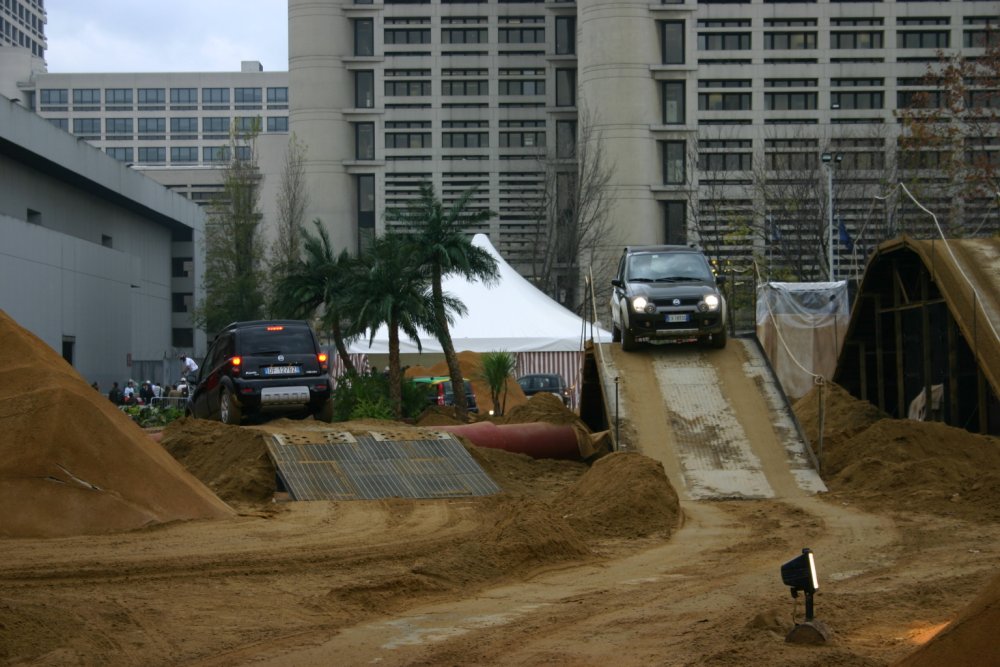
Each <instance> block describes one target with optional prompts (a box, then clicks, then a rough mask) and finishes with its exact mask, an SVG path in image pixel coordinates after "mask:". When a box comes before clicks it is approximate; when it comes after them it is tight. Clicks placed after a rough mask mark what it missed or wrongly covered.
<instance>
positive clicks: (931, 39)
mask: <svg viewBox="0 0 1000 667" xmlns="http://www.w3.org/2000/svg"><path fill="white" fill-rule="evenodd" d="M950 45H951V33H949V32H948V31H947V30H919V31H912V32H910V31H906V32H897V33H896V48H900V49H947V48H949V46H950ZM74 92H76V91H74Z"/></svg>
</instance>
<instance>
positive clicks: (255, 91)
mask: <svg viewBox="0 0 1000 667" xmlns="http://www.w3.org/2000/svg"><path fill="white" fill-rule="evenodd" d="M261 99H262V98H261V92H260V88H234V89H233V101H234V102H235V103H236V104H240V105H243V106H242V107H237V108H246V107H247V106H251V107H253V108H256V109H259V108H260V103H261Z"/></svg>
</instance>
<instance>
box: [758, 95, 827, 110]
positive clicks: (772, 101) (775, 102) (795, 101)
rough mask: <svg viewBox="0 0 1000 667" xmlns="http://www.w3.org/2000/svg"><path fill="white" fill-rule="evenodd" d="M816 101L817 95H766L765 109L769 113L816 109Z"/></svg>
mask: <svg viewBox="0 0 1000 667" xmlns="http://www.w3.org/2000/svg"><path fill="white" fill-rule="evenodd" d="M816 100H817V96H816V93H807V92H799V93H764V108H765V109H768V110H769V111H801V110H804V109H815V108H816V107H817V103H816Z"/></svg>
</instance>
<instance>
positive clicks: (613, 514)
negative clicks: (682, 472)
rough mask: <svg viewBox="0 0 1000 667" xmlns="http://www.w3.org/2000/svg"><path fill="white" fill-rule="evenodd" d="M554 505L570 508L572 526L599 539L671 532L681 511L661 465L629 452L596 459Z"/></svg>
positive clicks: (674, 492)
mask: <svg viewBox="0 0 1000 667" xmlns="http://www.w3.org/2000/svg"><path fill="white" fill-rule="evenodd" d="M555 506H556V507H557V508H561V509H563V510H565V511H566V512H567V513H568V515H567V521H568V522H569V524H570V525H571V526H573V527H574V528H576V529H577V530H578V531H580V532H581V533H584V534H586V535H592V536H594V537H599V538H609V537H618V538H635V537H646V536H648V535H652V534H654V533H656V534H661V535H669V534H670V533H671V532H673V529H674V528H675V527H676V526H677V520H678V518H679V516H680V505H679V502H678V500H677V492H676V491H674V488H673V487H672V486H671V485H670V482H669V481H668V480H667V476H666V473H664V471H663V466H662V465H661V464H659V463H658V462H656V461H654V460H653V459H651V458H648V457H646V456H643V455H642V454H637V453H632V452H616V453H614V454H609V455H608V456H605V457H603V458H601V459H598V460H597V461H596V462H595V463H594V465H593V467H591V469H590V470H588V471H587V473H586V474H585V475H584V476H583V477H582V478H580V481H578V482H577V483H576V484H574V485H573V486H572V487H570V488H569V489H567V490H566V491H564V492H563V493H562V494H560V496H559V498H558V499H557V500H556V501H555Z"/></svg>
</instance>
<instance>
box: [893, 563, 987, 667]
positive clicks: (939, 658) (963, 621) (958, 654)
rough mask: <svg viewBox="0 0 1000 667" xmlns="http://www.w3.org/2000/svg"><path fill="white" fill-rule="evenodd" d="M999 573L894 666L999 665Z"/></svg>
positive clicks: (974, 666) (956, 666) (970, 666)
mask: <svg viewBox="0 0 1000 667" xmlns="http://www.w3.org/2000/svg"><path fill="white" fill-rule="evenodd" d="M998 627H1000V575H997V576H996V577H994V578H993V580H992V581H990V582H989V583H988V584H987V585H986V588H984V589H983V591H982V592H981V593H980V594H979V595H978V596H977V597H976V599H974V600H973V601H972V603H971V604H970V605H969V606H968V607H966V608H965V609H963V610H962V612H961V613H959V615H958V618H956V619H955V620H954V621H952V623H951V624H950V625H949V626H948V627H947V628H945V629H944V630H943V631H941V633H940V634H938V635H937V636H936V637H934V639H932V640H931V641H929V642H927V644H925V645H924V646H922V647H921V648H920V649H918V650H917V651H915V652H914V653H911V654H910V655H909V656H907V657H906V658H904V659H903V660H900V661H899V662H897V663H896V664H895V667H938V665H949V667H979V666H980V665H1000V641H997V640H996V632H997V628H998Z"/></svg>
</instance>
